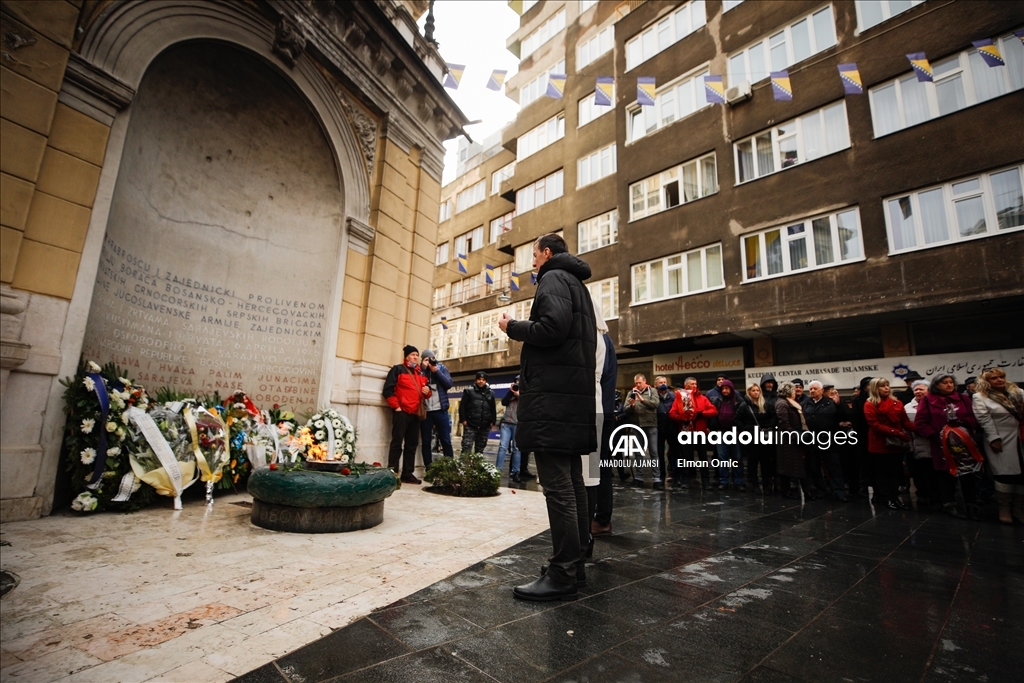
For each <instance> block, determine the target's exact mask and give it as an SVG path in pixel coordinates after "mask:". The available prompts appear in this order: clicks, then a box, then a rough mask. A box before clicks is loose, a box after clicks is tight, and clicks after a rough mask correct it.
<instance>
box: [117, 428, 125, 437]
mask: <svg viewBox="0 0 1024 683" xmlns="http://www.w3.org/2000/svg"><path fill="white" fill-rule="evenodd" d="M116 434H117V438H118V439H123V438H124V427H118V428H117V432H116Z"/></svg>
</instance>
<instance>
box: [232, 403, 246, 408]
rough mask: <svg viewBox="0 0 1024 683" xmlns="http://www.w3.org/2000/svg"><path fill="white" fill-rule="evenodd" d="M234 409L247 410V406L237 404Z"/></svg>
mask: <svg viewBox="0 0 1024 683" xmlns="http://www.w3.org/2000/svg"><path fill="white" fill-rule="evenodd" d="M234 408H235V410H245V404H244V403H236V404H235V406H234Z"/></svg>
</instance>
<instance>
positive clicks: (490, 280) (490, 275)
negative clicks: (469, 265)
mask: <svg viewBox="0 0 1024 683" xmlns="http://www.w3.org/2000/svg"><path fill="white" fill-rule="evenodd" d="M484 281H485V282H486V283H487V284H489V285H493V284H494V266H492V265H491V264H490V263H488V264H487V265H486V266H484Z"/></svg>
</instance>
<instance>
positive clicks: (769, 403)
mask: <svg viewBox="0 0 1024 683" xmlns="http://www.w3.org/2000/svg"><path fill="white" fill-rule="evenodd" d="M767 382H775V387H774V388H773V389H772V390H771V391H765V389H764V385H765V384H766V383H767ZM758 385H759V386H760V387H761V398H763V399H764V413H765V415H766V416H767V424H765V423H764V422H761V423H760V425H761V429H765V428H767V429H774V428H775V427H777V426H778V424H779V418H778V417H777V416H776V415H775V402H776V401H778V400H779V383H778V381H777V380H776V379H775V375H773V374H772V373H770V372H766V373H765V374H763V375H761V381H760V382H759V383H758ZM758 417H760V416H758Z"/></svg>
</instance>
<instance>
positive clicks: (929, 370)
mask: <svg viewBox="0 0 1024 683" xmlns="http://www.w3.org/2000/svg"><path fill="white" fill-rule="evenodd" d="M986 368H1001V369H1002V370H1004V371H1005V372H1006V376H1007V378H1008V379H1009V380H1010V381H1012V382H1022V381H1024V349H1005V350H1002V351H976V352H969V353H950V354H936V355H931V356H897V357H894V358H872V359H869V360H853V361H835V362H826V363H813V364H809V365H780V366H775V367H769V368H749V369H748V370H747V373H746V374H747V384H748V385H750V384H756V383H759V382H760V381H761V376H762V375H764V374H765V373H771V374H773V375H775V379H776V381H778V382H779V383H780V384H781V383H782V382H788V381H791V380H793V379H796V378H797V377H799V378H800V379H802V380H803V381H804V384H805V385H806V384H807V383H808V382H810V381H811V380H818V381H820V382H823V383H825V384H834V385H835V386H836V388H837V389H853V388H854V387H856V386H858V385H859V384H860V380H861V378H862V377H886V378H888V379H889V380H891V381H893V382H894V384H895V385H896V386H897V387H898V388H902V386H903V378H904V377H906V375H907V373H909V372H910V371H911V370H914V371H916V372H917V373H918V374H920V375H921V376H922V377H924V378H925V379H926V380H930V379H931V378H932V377H934V376H935V375H936V374H938V373H949V374H951V375H953V376H955V377H956V379H957V381H958V382H961V383H962V382H963V381H964V380H965V379H967V378H968V377H970V376H972V375H973V376H978V375H980V374H981V372H982V370H984V369H986Z"/></svg>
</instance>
